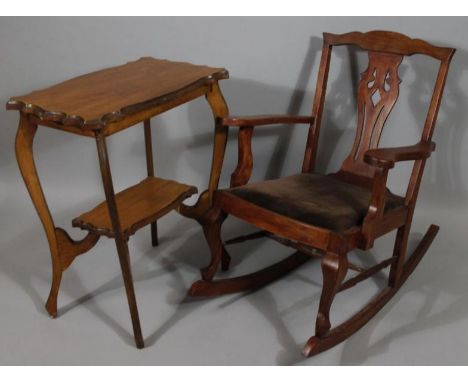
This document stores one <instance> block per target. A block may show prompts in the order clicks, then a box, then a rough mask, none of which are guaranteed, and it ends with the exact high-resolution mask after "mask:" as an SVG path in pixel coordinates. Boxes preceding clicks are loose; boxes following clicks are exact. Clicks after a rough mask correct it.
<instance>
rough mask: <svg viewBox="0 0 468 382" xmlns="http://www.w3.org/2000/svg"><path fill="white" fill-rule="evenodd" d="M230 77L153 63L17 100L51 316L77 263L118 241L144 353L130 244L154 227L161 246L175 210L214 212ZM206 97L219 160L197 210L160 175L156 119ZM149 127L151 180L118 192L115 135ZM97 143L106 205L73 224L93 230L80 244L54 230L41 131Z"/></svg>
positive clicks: (13, 106) (184, 190)
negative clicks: (164, 225) (111, 147)
mask: <svg viewBox="0 0 468 382" xmlns="http://www.w3.org/2000/svg"><path fill="white" fill-rule="evenodd" d="M226 78H228V72H227V71H226V70H225V69H222V68H211V67H207V66H199V65H192V64H189V63H182V62H171V61H167V60H159V59H154V58H150V57H145V58H141V59H139V60H137V61H134V62H129V63H127V64H125V65H121V66H116V67H112V68H108V69H104V70H100V71H97V72H94V73H90V74H86V75H83V76H79V77H76V78H73V79H71V80H68V81H65V82H62V83H60V84H57V85H54V86H51V87H49V88H47V89H43V90H38V91H34V92H32V93H29V94H27V95H24V96H19V97H13V98H11V99H10V100H9V101H8V103H7V109H8V110H18V111H19V112H20V121H19V127H18V132H17V135H16V157H17V161H18V165H19V168H20V170H21V174H22V176H23V179H24V182H25V184H26V187H27V189H28V191H29V194H30V196H31V199H32V201H33V204H34V206H35V208H36V210H37V213H38V215H39V218H40V220H41V222H42V225H43V226H44V229H45V233H46V235H47V240H48V243H49V247H50V253H51V256H52V286H51V290H50V294H49V297H48V300H47V303H46V309H47V312H48V313H49V314H50V315H51V316H52V317H56V316H57V295H58V291H59V287H60V282H61V279H62V274H63V272H64V271H65V270H66V269H67V268H68V267H69V266H70V264H71V263H72V262H73V260H74V259H75V257H77V256H79V255H81V254H83V253H85V252H88V251H89V250H90V249H91V248H92V247H93V246H94V245H95V244H96V242H97V241H98V239H99V237H100V236H102V235H104V236H107V237H110V238H113V239H114V240H115V244H116V247H117V253H118V256H119V261H120V266H121V270H122V275H123V280H124V284H125V290H126V294H127V300H128V304H129V308H130V315H131V318H132V324H133V333H134V337H135V343H136V346H137V347H138V348H143V347H144V341H143V337H142V333H141V328H140V320H139V316H138V309H137V303H136V298H135V292H134V287H133V279H132V272H131V267H130V259H129V251H128V245H127V243H128V239H129V237H130V236H131V235H132V234H134V233H135V232H136V231H137V230H138V229H140V228H142V227H144V226H146V225H151V236H152V244H153V246H155V245H157V244H158V234H157V225H156V221H157V220H158V219H159V218H160V217H162V216H163V215H165V214H167V213H168V212H170V211H171V210H174V209H175V210H178V211H179V212H180V213H182V214H183V215H185V216H187V217H191V218H194V219H197V220H198V221H200V222H201V221H203V219H204V216H205V215H206V214H207V213H209V210H210V206H211V203H212V197H213V192H214V191H215V190H216V188H217V186H218V182H219V176H220V172H221V166H222V158H223V156H224V150H225V146H226V140H227V130H226V129H227V127H225V126H222V125H221V123H220V121H221V119H222V118H223V117H225V116H227V114H228V109H227V106H226V103H225V101H224V98H223V96H222V93H221V91H220V88H219V85H218V80H221V79H226ZM201 96H205V97H206V99H207V101H208V104H209V106H210V107H211V110H212V112H213V115H214V118H215V134H214V146H213V150H214V151H213V158H214V159H215V158H217V159H216V160H213V163H212V166H211V174H210V179H209V184H208V189H207V190H206V191H205V192H203V193H202V194H201V196H200V198H199V199H198V201H197V203H196V204H195V205H194V206H186V205H184V204H183V203H182V202H183V201H184V200H185V199H186V198H188V197H190V196H191V195H193V194H195V193H196V192H197V188H196V187H194V186H190V185H186V184H182V183H178V182H175V181H173V180H168V179H162V178H158V177H156V176H155V175H154V168H153V153H152V141H151V127H150V119H151V117H154V116H156V115H158V114H161V113H163V112H165V111H167V110H170V109H172V108H175V107H176V106H179V105H182V104H184V103H187V102H189V101H191V100H193V99H195V98H198V97H201ZM140 122H143V127H144V137H145V151H146V162H147V174H148V176H147V177H146V178H145V179H143V180H142V181H141V182H140V183H138V184H136V185H133V186H131V187H129V188H127V189H125V190H123V191H120V192H118V193H115V192H114V186H113V183H112V176H111V169H110V164H109V158H108V154H107V148H106V139H107V137H108V136H110V135H112V134H115V133H117V132H119V131H122V130H124V129H126V128H128V127H131V126H135V125H136V124H138V123H140ZM39 125H41V126H47V127H50V128H53V129H57V130H59V131H62V132H68V133H72V134H77V135H81V136H83V137H90V138H94V139H95V140H96V145H97V153H98V158H99V167H100V172H101V176H102V183H103V187H104V193H105V201H103V202H102V203H100V204H99V205H97V206H96V207H95V208H93V209H91V210H90V211H88V212H85V213H83V214H82V215H80V216H78V217H77V218H75V219H73V221H72V225H73V226H74V227H80V228H82V229H84V230H87V231H88V234H87V236H86V237H85V238H84V239H82V240H80V241H75V240H73V239H71V238H70V236H69V235H68V233H67V232H66V231H65V230H64V229H62V228H59V227H57V226H56V225H55V224H54V220H53V217H52V215H51V213H50V211H49V208H48V205H47V201H46V199H45V196H44V193H43V191H42V188H41V183H40V180H39V176H38V173H37V170H36V166H35V163H34V156H33V141H34V137H35V134H36V131H37V128H38V126H39Z"/></svg>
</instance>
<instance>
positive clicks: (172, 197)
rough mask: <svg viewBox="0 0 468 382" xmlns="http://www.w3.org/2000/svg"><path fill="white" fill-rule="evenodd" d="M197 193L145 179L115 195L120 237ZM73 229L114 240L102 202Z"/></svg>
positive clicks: (75, 221)
mask: <svg viewBox="0 0 468 382" xmlns="http://www.w3.org/2000/svg"><path fill="white" fill-rule="evenodd" d="M196 193H197V188H196V187H194V186H189V185H186V184H181V183H178V182H175V181H173V180H167V179H162V178H156V177H148V178H146V179H145V180H143V181H142V182H140V183H138V184H136V185H134V186H132V187H129V188H127V189H125V190H123V191H121V192H119V193H117V194H116V195H115V200H116V203H117V211H118V214H119V219H120V226H121V229H122V232H123V234H124V237H129V236H130V235H132V234H134V233H135V232H136V231H137V230H138V229H140V228H142V227H144V226H146V225H148V224H150V223H152V222H154V221H156V220H157V219H158V218H160V217H161V216H163V215H165V214H167V213H168V212H170V211H171V210H173V209H174V208H176V207H178V206H179V205H180V203H182V202H183V201H184V200H185V199H187V198H188V197H190V196H192V195H193V194H196ZM72 225H73V227H79V228H82V229H85V230H88V231H91V232H95V233H98V234H100V235H105V236H108V237H114V236H115V234H114V231H113V229H112V222H111V219H110V216H109V211H108V208H107V203H106V202H105V201H104V202H102V203H100V204H98V205H97V206H96V207H95V208H93V209H92V210H90V211H88V212H86V213H84V214H82V215H80V216H78V217H77V218H75V219H73V221H72Z"/></svg>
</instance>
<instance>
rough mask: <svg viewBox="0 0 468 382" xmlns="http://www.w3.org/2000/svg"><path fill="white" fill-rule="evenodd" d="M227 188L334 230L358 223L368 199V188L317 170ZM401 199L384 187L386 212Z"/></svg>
mask: <svg viewBox="0 0 468 382" xmlns="http://www.w3.org/2000/svg"><path fill="white" fill-rule="evenodd" d="M226 191H227V192H230V193H232V194H234V195H236V196H238V197H240V198H242V199H244V200H247V201H249V202H251V203H253V204H255V205H257V206H259V207H263V208H265V209H268V210H270V211H273V212H276V213H278V214H280V215H283V216H287V217H290V218H292V219H295V220H299V221H301V222H303V223H307V224H312V225H314V226H318V227H321V228H327V229H330V230H334V231H345V230H346V229H348V228H350V227H352V226H355V225H360V224H361V223H362V220H363V219H364V216H365V215H366V213H367V211H368V209H369V202H370V198H371V190H369V189H367V188H364V187H360V186H357V185H354V184H350V183H346V182H344V181H341V180H339V179H337V178H335V177H332V176H330V175H322V174H317V173H304V174H297V175H292V176H288V177H285V178H281V179H275V180H267V181H263V182H256V183H250V184H247V185H244V186H240V187H234V188H231V189H228V190H226ZM226 191H225V192H226ZM403 201H404V199H403V198H401V197H399V196H397V195H394V194H392V193H391V192H390V191H388V190H387V197H386V203H385V211H386V212H387V211H389V210H391V209H394V208H397V207H399V206H402V205H403Z"/></svg>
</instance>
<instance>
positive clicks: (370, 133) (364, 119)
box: [341, 51, 403, 177]
mask: <svg viewBox="0 0 468 382" xmlns="http://www.w3.org/2000/svg"><path fill="white" fill-rule="evenodd" d="M402 60H403V56H402V55H399V54H390V53H381V52H374V51H369V64H368V67H367V69H366V70H365V71H364V72H363V73H361V80H360V82H359V86H358V126H357V131H356V138H355V140H354V145H353V148H352V150H351V153H350V154H349V155H348V157H347V158H346V160H345V161H344V162H343V165H342V167H341V169H342V170H344V171H348V172H352V173H355V174H358V175H362V176H371V177H372V176H373V174H374V168H373V167H371V166H369V165H368V164H366V163H365V162H364V160H363V158H364V154H365V152H366V151H367V150H369V149H374V148H376V147H378V145H379V141H380V137H381V135H382V130H383V127H384V125H385V121H386V120H387V118H388V116H389V114H390V112H391V111H392V109H393V106H394V105H395V102H396V100H397V98H398V94H399V84H400V82H401V80H400V78H399V77H398V67H399V66H400V64H401V61H402Z"/></svg>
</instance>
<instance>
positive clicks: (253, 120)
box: [221, 115, 314, 126]
mask: <svg viewBox="0 0 468 382" xmlns="http://www.w3.org/2000/svg"><path fill="white" fill-rule="evenodd" d="M313 122H314V117H312V116H310V115H307V116H300V115H298V116H295V115H255V116H230V117H225V118H223V119H222V120H221V124H222V125H224V126H264V125H278V124H295V123H300V124H302V123H304V124H311V123H313Z"/></svg>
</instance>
